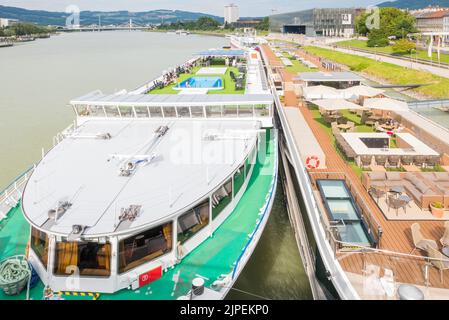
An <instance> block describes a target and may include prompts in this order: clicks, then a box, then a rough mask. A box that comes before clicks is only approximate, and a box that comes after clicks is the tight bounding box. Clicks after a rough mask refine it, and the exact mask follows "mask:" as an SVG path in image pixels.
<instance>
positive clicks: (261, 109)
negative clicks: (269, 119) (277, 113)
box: [254, 104, 270, 117]
mask: <svg viewBox="0 0 449 320" xmlns="http://www.w3.org/2000/svg"><path fill="white" fill-rule="evenodd" d="M254 112H255V115H256V117H266V116H268V115H269V113H270V110H269V105H266V104H256V105H255V106H254Z"/></svg>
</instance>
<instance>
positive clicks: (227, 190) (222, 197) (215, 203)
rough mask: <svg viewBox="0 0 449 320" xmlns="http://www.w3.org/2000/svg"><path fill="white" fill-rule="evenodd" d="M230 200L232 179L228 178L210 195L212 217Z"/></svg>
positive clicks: (216, 215)
mask: <svg viewBox="0 0 449 320" xmlns="http://www.w3.org/2000/svg"><path fill="white" fill-rule="evenodd" d="M231 200H232V179H229V180H228V181H227V182H226V183H225V184H224V185H223V186H221V188H220V189H218V190H217V191H215V192H214V194H213V195H212V219H215V218H216V217H218V215H219V214H220V213H221V212H222V211H223V210H224V209H225V208H226V207H227V206H228V204H229V203H230V202H231Z"/></svg>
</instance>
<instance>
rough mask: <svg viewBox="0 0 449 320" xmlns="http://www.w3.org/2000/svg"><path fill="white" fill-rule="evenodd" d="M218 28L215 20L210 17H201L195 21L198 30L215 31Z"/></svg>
mask: <svg viewBox="0 0 449 320" xmlns="http://www.w3.org/2000/svg"><path fill="white" fill-rule="evenodd" d="M219 26H220V24H219V23H218V21H217V20H215V19H212V18H210V17H201V18H199V19H198V20H197V21H196V27H197V29H198V30H215V29H217V28H218V27H219Z"/></svg>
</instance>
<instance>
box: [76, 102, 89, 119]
mask: <svg viewBox="0 0 449 320" xmlns="http://www.w3.org/2000/svg"><path fill="white" fill-rule="evenodd" d="M75 108H76V112H77V113H78V115H79V116H80V117H87V116H88V115H89V113H90V111H89V108H88V107H87V106H84V105H81V106H75Z"/></svg>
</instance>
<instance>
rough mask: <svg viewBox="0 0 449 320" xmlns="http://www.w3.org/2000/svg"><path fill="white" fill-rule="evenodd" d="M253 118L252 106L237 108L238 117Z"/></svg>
mask: <svg viewBox="0 0 449 320" xmlns="http://www.w3.org/2000/svg"><path fill="white" fill-rule="evenodd" d="M252 116H253V106H252V105H240V107H239V117H242V118H244V117H252Z"/></svg>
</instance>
